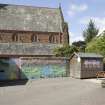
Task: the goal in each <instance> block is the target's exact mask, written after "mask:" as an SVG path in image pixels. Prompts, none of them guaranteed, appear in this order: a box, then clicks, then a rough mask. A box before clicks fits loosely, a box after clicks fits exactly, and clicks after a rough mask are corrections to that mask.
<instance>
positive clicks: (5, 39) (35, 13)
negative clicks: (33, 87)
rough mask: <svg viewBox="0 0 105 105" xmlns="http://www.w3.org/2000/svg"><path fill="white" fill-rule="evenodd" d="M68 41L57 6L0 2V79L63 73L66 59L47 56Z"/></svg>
mask: <svg viewBox="0 0 105 105" xmlns="http://www.w3.org/2000/svg"><path fill="white" fill-rule="evenodd" d="M68 43H69V34H68V25H67V23H66V22H65V20H64V17H63V13H62V9H61V7H59V8H48V7H32V6H23V5H8V4H0V80H8V79H21V78H24V77H25V76H26V78H36V77H44V76H46V75H47V76H48V77H49V76H51V75H52V74H54V75H53V77H55V76H64V75H65V74H66V73H65V71H66V70H65V68H66V61H67V60H66V59H65V58H51V57H52V56H54V54H53V49H54V48H55V47H60V46H62V45H63V44H68ZM49 56H50V57H49ZM44 57H45V58H44ZM54 59H55V60H54ZM57 61H58V62H59V63H57ZM24 62H25V63H24ZM45 62H46V63H45ZM5 65H6V66H5ZM62 65H64V66H63V67H61V66H62ZM57 68H58V69H57ZM46 70H47V71H46ZM58 70H62V71H60V72H59V73H58ZM44 71H45V72H44ZM43 72H44V73H43ZM43 74H44V76H43ZM45 74H46V75H45Z"/></svg>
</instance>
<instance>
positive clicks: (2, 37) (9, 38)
mask: <svg viewBox="0 0 105 105" xmlns="http://www.w3.org/2000/svg"><path fill="white" fill-rule="evenodd" d="M33 35H35V36H37V40H36V41H34V42H40V43H58V44H60V43H63V39H62V38H63V37H62V34H61V33H47V32H46V33H45V32H22V31H21V32H18V31H0V43H10V42H19V43H32V42H33V40H32V38H33ZM14 36H15V37H17V40H14V38H13V37H14ZM50 36H53V37H54V40H53V41H52V42H50V40H49V37H50Z"/></svg>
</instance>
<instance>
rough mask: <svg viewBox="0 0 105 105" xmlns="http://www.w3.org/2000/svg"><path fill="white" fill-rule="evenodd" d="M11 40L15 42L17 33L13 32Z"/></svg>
mask: <svg viewBox="0 0 105 105" xmlns="http://www.w3.org/2000/svg"><path fill="white" fill-rule="evenodd" d="M12 40H13V41H14V42H17V41H18V35H17V34H16V33H14V34H13V36H12Z"/></svg>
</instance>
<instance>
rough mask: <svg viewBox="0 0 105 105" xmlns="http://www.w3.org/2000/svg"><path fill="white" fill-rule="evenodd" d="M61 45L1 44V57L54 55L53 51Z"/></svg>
mask: <svg viewBox="0 0 105 105" xmlns="http://www.w3.org/2000/svg"><path fill="white" fill-rule="evenodd" d="M60 46H62V45H61V44H41V43H0V55H17V56H18V55H54V53H53V49H54V48H56V47H60Z"/></svg>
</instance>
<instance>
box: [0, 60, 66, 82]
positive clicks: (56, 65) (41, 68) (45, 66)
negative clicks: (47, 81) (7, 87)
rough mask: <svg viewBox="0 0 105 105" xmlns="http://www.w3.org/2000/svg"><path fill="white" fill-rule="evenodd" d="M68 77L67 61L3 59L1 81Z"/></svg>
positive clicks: (0, 61)
mask: <svg viewBox="0 0 105 105" xmlns="http://www.w3.org/2000/svg"><path fill="white" fill-rule="evenodd" d="M63 76H66V60H59V59H57V60H54V59H37V58H1V59H0V80H17V79H37V78H52V77H63Z"/></svg>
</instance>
